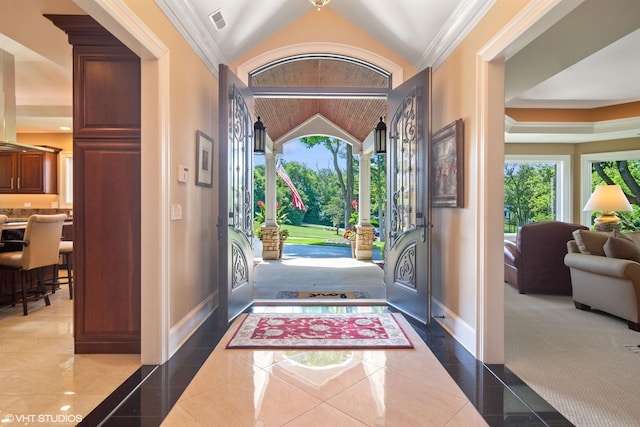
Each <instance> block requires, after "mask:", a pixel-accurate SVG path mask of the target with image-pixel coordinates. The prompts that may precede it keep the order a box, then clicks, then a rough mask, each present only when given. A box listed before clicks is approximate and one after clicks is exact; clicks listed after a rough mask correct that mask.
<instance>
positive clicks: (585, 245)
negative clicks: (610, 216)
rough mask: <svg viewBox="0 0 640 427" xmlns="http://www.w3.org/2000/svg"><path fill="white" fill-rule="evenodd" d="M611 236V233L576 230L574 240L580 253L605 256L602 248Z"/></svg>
mask: <svg viewBox="0 0 640 427" xmlns="http://www.w3.org/2000/svg"><path fill="white" fill-rule="evenodd" d="M609 236H611V233H609V232H606V231H589V230H576V231H574V232H573V238H574V239H575V241H576V244H577V245H578V249H579V250H580V253H582V254H587V255H600V256H605V253H604V249H603V248H602V247H603V246H604V244H605V243H606V241H607V239H608V238H609Z"/></svg>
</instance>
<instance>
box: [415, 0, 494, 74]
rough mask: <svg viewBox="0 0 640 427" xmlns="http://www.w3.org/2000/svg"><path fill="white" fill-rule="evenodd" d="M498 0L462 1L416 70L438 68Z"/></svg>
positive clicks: (417, 64)
mask: <svg viewBox="0 0 640 427" xmlns="http://www.w3.org/2000/svg"><path fill="white" fill-rule="evenodd" d="M495 2H496V0H462V1H460V2H459V3H458V6H457V7H456V8H455V10H454V11H453V13H452V14H451V16H450V17H449V19H447V22H445V24H444V25H443V26H442V28H441V29H440V31H439V32H438V34H437V35H436V37H435V38H434V40H433V42H431V44H430V45H429V46H428V47H427V49H426V50H425V52H424V53H423V54H422V56H421V57H420V60H419V61H418V62H417V63H416V69H418V70H423V69H425V68H427V67H432V68H433V69H434V70H435V69H436V68H438V67H439V66H440V65H441V64H442V63H443V62H444V61H445V59H447V57H448V56H449V55H451V52H453V51H454V50H455V48H456V47H458V45H459V44H460V42H462V40H464V38H465V37H467V35H468V34H469V33H470V32H471V30H472V29H473V28H474V27H475V26H476V25H477V24H478V22H480V20H481V19H482V17H483V16H484V15H485V14H486V13H487V12H488V11H489V9H491V7H492V6H493V5H494V3H495Z"/></svg>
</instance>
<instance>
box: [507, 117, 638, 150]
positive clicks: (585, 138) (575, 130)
mask: <svg viewBox="0 0 640 427" xmlns="http://www.w3.org/2000/svg"><path fill="white" fill-rule="evenodd" d="M504 130H505V133H504V140H505V142H509V143H518V142H519V143H569V144H579V143H583V142H594V141H607V140H614V139H624V138H637V137H638V136H640V117H630V118H625V119H614V120H604V121H599V122H518V121H516V120H514V119H512V118H511V117H509V116H505V120H504Z"/></svg>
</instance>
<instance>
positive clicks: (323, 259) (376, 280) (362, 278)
mask: <svg viewBox="0 0 640 427" xmlns="http://www.w3.org/2000/svg"><path fill="white" fill-rule="evenodd" d="M350 255H351V253H350V249H349V248H343V247H332V246H313V245H292V244H286V245H285V251H284V254H283V257H282V259H279V260H267V261H260V262H259V263H258V264H257V265H256V267H255V276H254V277H255V279H254V283H255V292H254V298H255V299H258V300H260V299H277V298H278V292H280V291H315V292H318V291H333V292H349V291H353V292H364V293H365V294H366V299H367V300H384V299H385V297H386V293H385V288H384V284H383V283H384V279H383V270H382V268H380V266H379V265H377V264H376V263H374V262H372V261H358V260H356V259H353V258H351V257H350ZM334 303H335V300H334Z"/></svg>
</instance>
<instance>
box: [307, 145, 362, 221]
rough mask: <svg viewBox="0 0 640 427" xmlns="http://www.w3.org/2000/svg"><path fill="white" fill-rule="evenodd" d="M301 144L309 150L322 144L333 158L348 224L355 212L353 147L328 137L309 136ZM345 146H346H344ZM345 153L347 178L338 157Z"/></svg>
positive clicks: (345, 218) (345, 219)
mask: <svg viewBox="0 0 640 427" xmlns="http://www.w3.org/2000/svg"><path fill="white" fill-rule="evenodd" d="M300 142H302V144H303V145H304V146H306V147H308V148H311V147H315V146H316V145H320V144H322V145H323V146H324V147H325V148H326V149H327V150H329V152H330V153H331V155H332V157H333V168H334V170H335V172H336V175H337V177H338V185H339V186H340V191H341V193H342V202H343V212H344V222H343V223H344V224H345V226H346V224H348V222H349V217H350V216H351V213H352V212H353V206H352V205H351V200H353V199H354V167H353V165H354V158H353V148H352V147H351V145H349V144H347V143H346V142H343V141H341V140H339V139H337V138H331V137H328V136H322V135H317V136H307V137H303V138H300ZM343 144H344V145H343ZM342 153H344V157H345V160H346V172H345V174H346V178H345V176H344V175H343V173H342V169H340V164H339V163H338V157H339V156H340V155H341V154H342Z"/></svg>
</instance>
